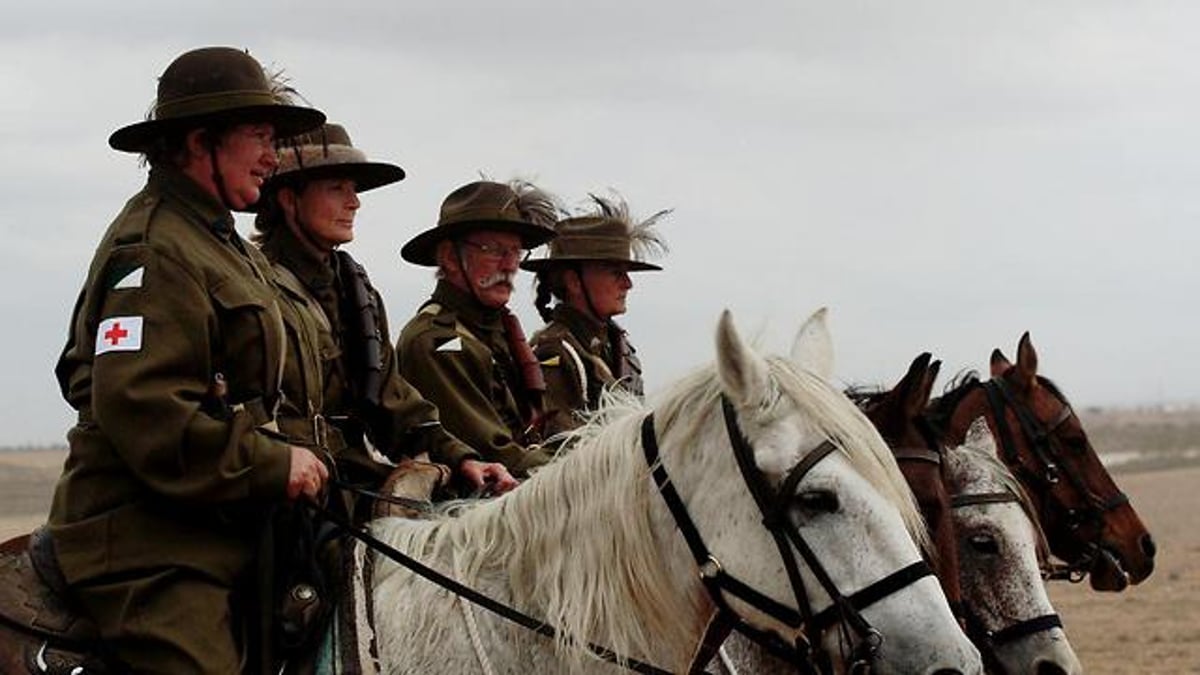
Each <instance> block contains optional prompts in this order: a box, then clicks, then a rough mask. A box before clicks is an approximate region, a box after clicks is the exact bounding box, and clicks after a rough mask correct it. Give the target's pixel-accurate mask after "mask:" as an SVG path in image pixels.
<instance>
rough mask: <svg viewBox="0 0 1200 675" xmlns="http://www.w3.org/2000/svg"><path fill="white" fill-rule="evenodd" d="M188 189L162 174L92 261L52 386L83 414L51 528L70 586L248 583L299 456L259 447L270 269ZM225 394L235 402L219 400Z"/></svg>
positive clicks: (274, 365)
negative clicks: (186, 578)
mask: <svg viewBox="0 0 1200 675" xmlns="http://www.w3.org/2000/svg"><path fill="white" fill-rule="evenodd" d="M233 224H234V223H233V217H232V216H231V214H230V213H229V211H228V210H226V209H225V208H224V207H223V206H221V205H220V204H219V203H218V202H217V201H216V200H214V199H213V198H212V197H210V196H209V195H207V194H206V193H205V192H203V191H202V190H201V189H200V188H199V186H197V185H196V184H195V183H194V182H192V181H191V180H190V179H189V178H187V177H186V176H184V175H183V174H181V173H178V172H175V171H168V170H163V169H154V170H152V171H151V172H150V177H149V180H148V182H147V185H146V187H145V188H144V189H143V190H142V191H141V192H140V193H138V194H137V195H134V197H133V198H132V199H130V200H129V202H128V203H127V204H126V206H125V209H124V210H123V211H122V212H121V213H120V215H118V216H117V218H116V220H115V221H113V223H112V224H111V225H110V226H109V228H108V230H107V231H106V232H105V235H104V238H103V240H102V241H101V242H100V245H99V246H98V247H97V249H96V253H95V257H94V258H93V260H92V264H91V268H90V269H89V271H88V276H87V280H86V282H85V284H84V286H83V290H82V291H81V293H80V296H79V299H78V301H77V302H76V305H75V309H74V312H73V315H72V317H71V325H70V331H69V335H68V339H67V345H66V347H65V349H64V350H63V353H62V356H61V358H60V360H59V362H58V366H57V368H56V369H55V372H56V374H57V376H58V381H59V384H60V386H61V388H62V393H63V396H64V397H65V398H66V400H67V402H68V403H69V404H70V405H71V406H72V407H73V408H75V409H76V410H78V411H79V421H78V424H76V425H75V427H74V428H72V429H71V431H70V432H69V433H68V436H67V437H68V440H69V443H70V454H69V456H68V458H67V460H66V464H65V466H64V469H63V474H62V477H61V478H60V479H59V482H58V485H57V488H56V490H55V495H54V502H53V505H52V507H51V513H50V527H51V533H52V535H53V539H54V542H55V548H56V552H57V554H58V558H59V562H60V564H61V566H62V568H63V571H64V573H65V575H66V577H67V579H68V581H70V582H75V581H77V580H81V579H87V578H94V577H97V576H100V575H107V574H118V573H121V572H126V571H129V570H139V569H143V570H144V569H148V568H156V567H162V566H184V567H188V568H191V569H193V570H197V571H199V572H201V573H203V574H205V575H207V576H209V577H210V578H212V579H214V580H216V581H218V582H221V583H227V582H231V581H232V580H233V578H234V577H236V576H238V575H239V574H241V573H242V572H244V571H245V570H246V569H247V565H248V564H249V562H250V561H251V559H252V555H253V552H254V549H255V546H256V541H255V537H256V536H257V531H258V526H259V524H260V519H259V517H257V516H258V514H259V513H261V512H262V511H263V508H262V507H263V505H264V504H265V503H269V502H276V501H282V500H283V499H285V494H286V488H287V479H288V468H289V464H290V461H291V460H290V453H289V450H288V447H287V445H286V444H285V443H283V442H282V441H280V440H278V439H276V438H273V437H271V436H269V435H268V434H265V433H262V432H261V431H260V430H259V429H258V427H259V426H260V425H261V424H263V423H264V422H268V421H269V418H270V415H271V411H272V410H273V408H274V406H275V404H276V402H277V401H278V390H279V384H280V378H281V374H282V367H283V363H282V361H283V349H284V330H283V322H282V320H281V317H280V313H279V308H278V305H277V303H276V300H275V289H274V287H273V285H272V283H271V281H270V277H271V271H270V267H269V265H268V263H267V261H266V260H265V259H264V258H263V257H262V255H261V254H260V253H259V252H258V251H257V250H255V249H254V248H253V247H251V246H250V245H248V244H247V243H246V242H245V241H244V240H242V239H241V237H239V236H238V234H237V232H236V231H235V230H234V229H233ZM221 393H224V396H221V395H220V394H221Z"/></svg>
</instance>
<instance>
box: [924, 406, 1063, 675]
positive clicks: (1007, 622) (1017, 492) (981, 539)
mask: <svg viewBox="0 0 1200 675" xmlns="http://www.w3.org/2000/svg"><path fill="white" fill-rule="evenodd" d="M947 463H948V474H949V476H948V478H949V481H950V484H951V492H952V494H953V500H954V506H955V508H954V527H955V530H956V531H957V533H958V541H959V569H960V574H959V577H960V579H961V582H962V590H963V600H964V602H965V603H966V605H967V610H968V612H969V613H970V620H971V621H972V623H973V624H975V625H974V626H973V629H972V633H973V634H974V633H979V634H980V639H981V641H982V646H983V648H984V649H985V651H988V652H990V656H991V657H992V658H993V659H994V660H995V662H996V664H997V665H999V666H1000V668H1002V669H1003V672H1006V673H1042V674H1055V675H1073V674H1075V673H1082V672H1083V667H1082V666H1081V665H1080V663H1079V659H1078V658H1077V657H1076V656H1075V652H1074V650H1072V649H1071V644H1070V642H1068V641H1067V636H1066V634H1065V633H1064V632H1063V629H1062V627H1061V626H1057V625H1055V624H1056V623H1057V615H1056V614H1055V613H1054V607H1052V606H1051V605H1050V599H1049V598H1048V597H1047V596H1046V588H1045V584H1044V583H1043V582H1042V577H1041V569H1040V566H1039V561H1040V560H1041V558H1042V556H1044V555H1045V552H1046V545H1045V540H1044V539H1043V537H1042V533H1041V530H1040V528H1039V527H1038V525H1037V521H1036V520H1034V519H1033V516H1032V515H1031V514H1033V513H1034V511H1033V507H1032V506H1031V504H1030V503H1029V500H1028V497H1027V496H1026V495H1025V493H1024V491H1023V490H1022V489H1021V487H1020V484H1019V483H1018V481H1017V480H1016V479H1015V478H1014V477H1013V475H1012V473H1011V472H1009V470H1008V468H1007V467H1006V466H1004V464H1003V463H1001V462H1000V461H999V460H998V459H996V445H995V441H994V440H993V438H992V434H991V432H990V431H989V430H988V427H987V423H986V421H984V420H983V419H982V418H980V419H977V420H975V421H974V422H973V423H972V425H971V428H970V430H969V431H968V432H967V437H966V442H965V443H964V444H963V445H961V446H959V447H958V448H954V449H952V450H950V451H949V452H947ZM988 636H990V637H988Z"/></svg>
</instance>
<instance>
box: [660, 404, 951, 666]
mask: <svg viewBox="0 0 1200 675" xmlns="http://www.w3.org/2000/svg"><path fill="white" fill-rule="evenodd" d="M721 408H722V410H723V411H724V416H725V430H726V432H727V434H728V435H729V442H730V444H731V445H732V447H733V454H734V457H735V458H737V463H738V468H739V469H740V470H741V473H742V479H743V480H744V481H745V483H746V486H747V487H748V488H749V490H750V494H751V495H752V496H753V497H754V501H755V503H756V504H757V505H758V508H759V511H760V512H761V513H762V523H763V526H764V527H766V528H767V531H768V532H770V534H771V537H772V538H773V539H774V540H775V545H776V547H778V549H779V554H780V557H781V558H782V560H783V565H784V568H785V569H786V571H787V575H788V580H789V582H790V583H791V586H792V593H793V595H794V596H795V599H796V606H797V607H798V608H799V611H797V610H795V609H792V608H791V607H788V606H787V605H785V604H783V603H780V602H778V601H776V600H774V599H773V598H770V597H768V596H767V595H765V594H763V593H761V592H759V591H757V590H755V589H754V588H752V587H750V586H749V585H747V584H746V583H745V582H743V581H741V580H739V579H737V578H736V577H733V576H732V575H730V574H728V573H727V572H725V569H724V567H723V566H722V565H721V562H720V560H718V559H717V558H716V556H714V555H713V554H712V553H711V552H710V551H709V550H708V547H707V546H705V545H704V539H703V537H701V535H700V531H699V530H698V529H697V528H696V525H695V523H694V522H693V521H692V519H691V517H690V516H689V515H688V512H687V507H686V506H685V505H684V503H683V499H682V498H680V496H679V493H678V492H677V491H676V490H675V486H674V485H673V484H672V483H671V481H670V478H669V477H668V475H667V470H666V467H665V466H663V464H662V462H661V460H660V457H659V452H658V441H657V437H656V435H655V431H654V416H653V414H650V415H647V416H646V418H645V419H644V420H643V421H642V448H643V449H644V451H645V454H646V463H647V464H649V466H650V468H651V470H652V472H653V476H654V482H655V485H656V486H657V487H658V491H659V494H661V495H662V497H663V501H665V502H666V504H667V508H668V509H669V510H670V512H671V515H672V516H673V517H674V519H675V524H676V525H677V526H678V528H679V531H680V533H681V534H682V535H683V538H684V540H685V541H686V542H687V545H688V548H689V549H691V552H692V557H693V558H694V560H695V562H696V565H697V567H698V568H699V571H700V580H701V581H702V582H703V583H704V587H705V589H706V590H707V591H708V594H709V597H710V598H711V599H712V601H713V603H714V604H715V605H716V606H717V613H716V615H715V616H714V617H713V619H712V621H711V623H710V624H709V627H708V630H707V631H706V633H705V636H704V638H703V639H702V641H701V643H700V645H699V646H698V647H697V650H696V654H695V657H694V659H693V662H692V667H691V669H690V670H689V672H693V673H694V672H699V669H701V668H703V667H704V665H705V664H707V663H708V661H709V660H711V659H712V657H713V655H714V654H715V653H716V651H717V649H718V648H719V647H720V645H721V643H722V642H723V641H724V639H725V637H726V636H728V634H729V632H730V631H731V630H737V631H738V632H740V633H742V634H743V635H745V636H746V637H747V638H749V639H750V640H752V641H754V642H756V643H758V644H759V645H760V646H762V647H763V648H765V649H766V650H767V651H769V652H770V653H772V654H774V655H776V656H779V657H781V658H784V659H786V660H789V661H791V662H792V663H794V664H795V665H797V666H799V667H800V668H802V669H803V670H804V672H807V673H820V672H827V671H829V670H830V669H831V661H830V656H829V654H827V653H826V652H825V650H824V649H823V648H822V646H821V634H822V633H823V632H824V631H825V629H827V628H829V627H831V626H834V625H841V626H843V627H844V628H845V629H848V630H851V631H853V632H854V633H855V634H857V636H858V638H859V639H858V641H857V644H856V645H855V647H854V650H853V653H852V655H851V660H852V669H856V670H858V671H862V670H863V669H865V668H869V666H870V663H871V661H872V660H873V658H874V656H875V653H876V651H878V649H879V646H880V645H881V644H882V643H883V636H882V635H881V634H880V633H879V631H877V630H876V629H874V628H873V627H871V625H870V623H869V622H868V621H867V620H866V618H865V617H864V616H863V615H862V610H863V609H865V608H867V607H869V606H870V605H872V604H874V603H876V602H878V601H879V600H881V599H883V598H885V597H887V596H889V595H891V594H893V593H895V592H897V591H899V590H901V589H903V588H905V587H907V586H909V585H911V584H913V583H915V582H916V581H918V580H919V579H922V578H923V577H926V576H931V575H932V574H933V570H932V569H930V567H929V565H928V564H927V563H926V562H925V561H923V560H919V561H917V562H914V563H912V564H911V565H907V566H905V567H902V568H901V569H899V570H897V571H895V572H893V573H891V574H889V575H887V576H885V577H884V578H882V579H880V580H878V581H876V582H874V583H872V584H870V585H868V586H867V587H865V588H863V589H861V590H859V591H857V592H855V593H853V594H851V595H849V596H845V595H842V593H840V592H839V591H838V589H837V586H836V585H835V584H834V582H833V579H832V578H831V577H830V576H829V573H828V572H827V571H826V570H825V568H824V567H823V566H822V565H821V563H820V561H819V560H818V559H817V557H816V555H815V554H814V553H813V551H812V549H811V548H810V547H809V545H808V543H807V542H806V541H805V540H804V537H803V536H802V535H801V534H800V531H799V530H798V529H797V527H796V526H795V525H794V524H793V523H792V522H791V520H790V519H789V518H788V510H789V506H790V505H791V498H792V495H793V494H794V492H795V490H796V486H797V485H798V484H799V483H800V481H801V480H802V479H803V478H804V476H805V475H806V474H807V473H808V472H809V471H810V470H811V469H812V468H813V467H814V466H816V465H817V463H819V462H820V461H821V460H822V459H824V458H826V457H828V456H829V455H830V454H832V453H833V452H835V451H836V450H837V447H836V446H835V445H834V444H833V443H832V442H830V441H828V440H826V441H823V442H822V443H821V444H820V445H818V446H817V447H816V448H814V449H813V450H812V451H811V452H809V453H808V454H807V455H805V457H804V458H803V459H802V460H800V462H798V463H797V464H796V465H795V466H794V467H792V469H791V471H789V472H788V474H787V476H786V477H785V478H784V480H783V482H782V483H781V484H780V486H779V488H778V489H775V488H773V487H772V486H771V485H770V483H768V481H767V479H766V477H765V476H764V475H763V473H762V471H761V470H760V469H759V468H758V465H757V464H756V463H755V461H754V449H753V447H751V445H750V442H749V441H748V440H746V437H745V435H744V434H743V433H742V431H741V428H740V427H739V426H738V422H737V413H736V412H735V410H734V408H733V404H732V403H730V402H729V400H728V399H727V398H726V397H725V396H722V397H721ZM793 550H794V551H795V552H796V553H799V555H800V557H801V558H802V559H803V560H804V563H805V564H806V565H807V566H808V569H809V571H810V572H811V573H812V575H813V576H814V577H815V578H816V579H817V582H818V583H819V584H820V585H821V587H822V588H823V589H824V590H825V592H826V593H827V594H828V595H829V597H830V598H832V600H833V602H832V604H831V605H830V606H829V607H827V608H825V609H824V610H822V611H820V612H814V611H813V609H812V605H811V604H810V602H809V599H808V592H807V591H806V589H805V587H804V581H803V579H802V577H801V575H800V568H799V565H798V561H797V560H796V556H795V555H793V553H792V552H793ZM726 594H729V595H732V596H734V597H736V598H738V599H739V600H741V601H742V602H745V603H746V604H748V605H750V606H752V607H754V608H755V609H757V610H759V611H761V612H763V613H764V614H767V615H769V616H771V617H773V618H774V619H776V620H777V621H779V622H781V623H783V624H785V625H787V626H789V627H790V628H792V629H795V631H796V640H795V643H794V644H791V643H788V642H786V641H784V640H783V639H781V638H780V637H779V636H777V635H776V634H775V633H773V632H771V631H769V630H763V629H759V628H756V627H754V626H752V625H750V624H749V623H748V622H747V621H745V619H743V618H742V617H741V616H740V615H739V614H738V613H737V612H735V611H734V610H733V609H732V608H731V607H730V606H729V603H728V602H727V600H726Z"/></svg>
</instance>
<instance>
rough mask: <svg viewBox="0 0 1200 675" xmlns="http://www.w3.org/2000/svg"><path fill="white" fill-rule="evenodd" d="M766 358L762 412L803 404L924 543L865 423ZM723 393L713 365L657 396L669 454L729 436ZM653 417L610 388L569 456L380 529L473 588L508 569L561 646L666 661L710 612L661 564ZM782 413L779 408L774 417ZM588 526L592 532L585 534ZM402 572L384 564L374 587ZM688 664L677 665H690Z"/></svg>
mask: <svg viewBox="0 0 1200 675" xmlns="http://www.w3.org/2000/svg"><path fill="white" fill-rule="evenodd" d="M767 364H768V368H769V372H770V381H771V386H772V388H773V390H774V391H775V392H776V393H777V395H776V396H773V397H772V400H770V401H765V402H764V403H763V405H762V406H761V411H760V412H761V414H763V415H764V416H766V417H769V416H771V415H772V413H773V411H774V409H776V408H777V407H779V406H781V404H783V403H784V402H785V401H786V402H790V403H791V404H792V405H794V406H796V408H797V409H799V410H800V411H801V412H802V413H804V414H805V415H807V416H808V417H809V418H810V421H811V422H812V423H813V424H814V426H815V427H816V428H817V429H818V430H820V431H821V432H822V433H823V434H824V435H826V436H827V437H828V438H829V439H830V440H831V441H832V442H833V443H834V444H835V445H837V447H838V448H839V449H840V451H841V452H842V454H843V455H845V456H846V457H847V458H848V459H849V461H850V462H851V464H852V465H853V466H854V467H855V468H856V469H857V470H858V471H859V472H860V473H861V475H862V476H863V477H864V478H865V479H866V480H867V481H869V482H870V483H871V484H872V485H873V486H874V487H875V488H876V489H877V490H879V492H880V493H881V494H882V495H883V496H884V497H885V499H887V500H888V501H890V502H891V503H892V504H894V505H895V506H896V507H897V509H898V510H899V512H900V514H901V516H902V518H903V520H904V523H905V525H906V526H907V528H908V530H909V532H910V534H911V535H912V536H913V538H914V539H915V540H916V541H917V542H918V543H919V544H920V545H922V546H927V541H928V540H927V535H926V534H925V526H924V523H923V521H922V520H921V516H920V514H919V511H918V510H917V507H916V504H915V502H914V501H913V498H912V496H911V493H910V492H909V491H908V489H907V487H906V485H905V483H904V480H903V478H902V477H901V475H900V472H899V470H898V468H897V467H896V464H895V460H894V459H893V457H892V454H891V452H890V451H889V450H888V448H887V446H886V445H884V443H883V441H882V439H880V437H879V434H878V433H877V432H876V431H875V429H874V427H872V426H871V424H870V422H869V421H868V420H867V419H866V417H864V416H863V415H862V413H860V412H859V411H858V409H857V408H856V407H855V406H854V405H852V404H850V403H849V402H848V401H847V400H846V399H845V397H844V396H843V395H842V394H841V393H839V392H837V391H836V390H835V389H834V388H833V387H831V386H829V385H828V384H827V383H826V382H825V381H824V380H822V379H821V378H820V377H818V376H816V375H814V374H812V373H809V372H807V371H805V370H802V369H801V368H799V367H798V366H796V365H795V364H793V363H792V362H791V361H788V360H786V359H783V358H775V357H771V358H768V359H767ZM720 396H721V385H720V382H719V378H718V376H717V374H716V368H715V367H714V366H709V367H707V368H702V369H700V370H698V371H696V372H694V373H693V374H691V375H689V376H687V377H685V378H684V379H682V380H681V381H679V382H678V383H676V384H675V385H673V386H672V387H670V388H669V389H668V390H666V391H665V392H663V393H662V394H661V395H659V396H658V397H656V400H657V401H659V403H658V405H657V406H656V407H655V408H654V409H653V410H654V412H655V417H656V424H655V426H656V428H657V429H658V430H659V434H660V436H661V437H662V439H663V443H662V446H663V447H662V450H663V452H664V454H666V453H680V452H688V451H689V450H690V449H692V448H694V447H696V446H697V445H698V443H697V441H699V440H700V439H703V438H708V437H710V436H706V434H721V435H722V436H723V435H724V433H725V431H724V427H723V425H722V422H721V419H722V416H721V414H719V412H718V413H716V414H714V413H713V410H714V409H715V408H718V406H719V405H720V403H719V401H720ZM651 410H652V409H651V407H649V406H648V405H647V404H645V403H643V402H640V401H638V400H636V399H635V398H633V397H631V396H627V395H623V394H621V393H619V392H610V393H608V394H607V395H606V397H605V400H604V403H603V404H602V406H601V408H600V409H599V410H598V411H596V412H595V413H593V414H591V415H590V416H589V419H588V420H587V423H586V424H585V425H584V426H582V427H580V428H579V429H576V430H575V431H574V432H572V433H571V434H570V435H569V438H568V440H567V444H568V446H569V447H572V448H573V449H572V450H571V451H570V452H568V453H567V454H566V456H564V457H562V458H560V459H558V460H556V461H554V462H552V463H550V464H548V465H546V466H545V467H543V468H541V469H540V470H539V471H537V473H536V474H535V475H534V476H533V477H532V478H531V479H530V480H529V481H527V482H526V483H525V484H524V485H522V486H521V487H520V488H519V489H517V490H515V491H513V492H511V493H509V494H507V495H504V496H502V497H500V498H499V499H496V500H493V501H491V502H488V503H481V504H478V505H474V506H468V507H466V508H460V509H458V514H457V515H456V516H455V517H452V518H451V517H446V518H443V519H440V520H436V521H431V522H427V523H421V524H416V523H411V522H408V523H405V524H404V526H402V527H394V526H389V521H386V520H385V521H378V522H377V523H376V524H375V529H376V531H377V533H378V534H379V535H380V536H381V538H383V539H385V540H390V541H391V543H392V544H393V545H395V546H397V547H398V548H400V549H401V550H403V551H406V552H409V553H410V554H414V555H416V556H417V557H418V558H421V559H424V560H438V559H442V560H444V559H452V560H453V561H454V568H455V569H454V570H452V571H453V573H454V574H455V575H456V576H459V578H460V580H461V581H463V582H464V583H466V584H468V585H471V584H472V582H473V581H474V580H475V579H477V578H478V577H479V576H480V575H481V574H483V573H486V572H487V571H488V570H491V571H492V572H493V573H495V571H496V570H503V572H504V573H506V574H507V577H508V580H509V585H510V587H511V589H512V597H513V598H514V602H515V604H516V605H517V606H518V607H519V608H520V609H523V610H525V611H527V612H529V613H531V614H534V615H535V616H539V617H542V618H544V619H545V620H546V622H547V623H548V624H549V625H552V626H554V627H556V628H557V629H558V630H559V631H560V637H559V647H560V651H563V650H565V648H566V647H567V646H569V645H572V644H578V643H581V642H583V641H585V640H590V641H593V642H595V643H598V644H600V645H603V646H606V647H608V648H610V649H612V650H614V651H615V652H617V653H618V654H662V653H663V649H664V646H671V645H675V646H679V645H687V644H688V638H689V636H694V635H696V634H698V633H699V632H700V629H701V627H699V626H692V625H686V622H684V621H681V620H680V617H685V616H703V615H704V614H705V612H704V611H703V610H704V609H705V608H706V607H707V606H708V602H709V601H708V600H707V598H704V597H683V595H682V594H680V593H678V592H677V591H674V592H673V590H672V589H673V588H677V587H678V584H679V583H680V581H679V580H678V579H675V578H672V577H671V576H670V574H669V573H668V570H667V569H665V567H664V565H663V564H662V560H661V552H660V550H659V548H658V546H659V544H658V543H657V542H655V541H654V535H653V530H652V527H651V525H652V523H651V513H652V508H651V506H652V504H653V503H654V502H655V501H657V500H660V499H661V497H660V496H659V495H658V494H657V490H655V489H654V487H653V484H652V481H651V480H650V479H649V467H648V466H647V465H646V462H645V459H644V457H643V450H642V446H641V442H640V433H639V427H640V425H641V422H642V420H643V419H644V418H645V416H646V415H647V414H648V413H650V412H651ZM784 412H785V411H784V410H782V409H781V408H780V410H779V414H783V413H784ZM681 435H682V436H681ZM668 440H669V442H668ZM729 478H730V479H737V480H739V483H740V479H738V478H737V477H735V476H730V477H729ZM774 478H776V479H780V478H781V477H778V476H776V477H774ZM597 514H603V517H598V516H597ZM585 526H586V527H587V528H588V530H587V531H588V532H589V533H590V535H591V536H587V537H581V536H579V535H580V529H581V528H583V527H585ZM564 542H570V543H571V545H570V546H567V545H564V544H563V543H564ZM677 545H680V546H682V541H680V542H678V544H677ZM395 569H397V568H396V567H395V566H394V565H381V566H379V567H377V579H376V583H377V584H378V583H379V582H381V581H382V580H383V579H384V578H385V577H386V576H388V575H390V574H391V573H393V572H394V571H395ZM398 602H403V600H402V599H398ZM633 616H637V617H639V620H638V621H634V620H631V617H633ZM446 628H447V627H446V626H444V625H443V626H434V625H427V626H425V627H424V628H423V630H424V631H426V635H425V636H424V638H425V639H426V640H428V641H431V642H436V641H438V640H439V631H442V630H445V629H446ZM572 651H573V652H574V653H575V654H582V653H583V652H582V650H572ZM688 656H689V655H688V654H685V653H680V654H672V655H671V658H672V661H673V662H676V663H686V662H687V657H688ZM579 658H581V659H582V658H584V657H582V656H580V657H579Z"/></svg>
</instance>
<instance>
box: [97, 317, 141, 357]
mask: <svg viewBox="0 0 1200 675" xmlns="http://www.w3.org/2000/svg"><path fill="white" fill-rule="evenodd" d="M141 349H142V317H140V316H114V317H111V318H108V319H105V320H103V321H101V322H100V327H99V328H97V329H96V354H97V355H100V354H103V353H104V352H136V351H140V350H141Z"/></svg>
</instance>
